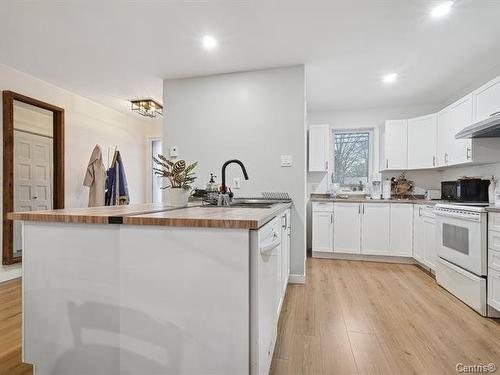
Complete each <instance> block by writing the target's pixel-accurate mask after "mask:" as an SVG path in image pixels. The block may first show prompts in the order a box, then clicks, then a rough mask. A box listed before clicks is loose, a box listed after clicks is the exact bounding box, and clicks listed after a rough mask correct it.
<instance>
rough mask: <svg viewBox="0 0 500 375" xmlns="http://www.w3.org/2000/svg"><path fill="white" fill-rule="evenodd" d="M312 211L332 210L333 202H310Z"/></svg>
mask: <svg viewBox="0 0 500 375" xmlns="http://www.w3.org/2000/svg"><path fill="white" fill-rule="evenodd" d="M312 210H313V212H332V211H333V202H312Z"/></svg>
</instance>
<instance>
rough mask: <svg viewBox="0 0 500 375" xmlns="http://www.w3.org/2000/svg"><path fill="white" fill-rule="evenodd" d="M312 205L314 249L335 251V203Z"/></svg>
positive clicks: (314, 250) (317, 250)
mask: <svg viewBox="0 0 500 375" xmlns="http://www.w3.org/2000/svg"><path fill="white" fill-rule="evenodd" d="M315 203H316V202H313V207H312V251H313V253H314V252H327V253H332V252H333V203H330V204H328V205H327V204H325V205H318V204H315Z"/></svg>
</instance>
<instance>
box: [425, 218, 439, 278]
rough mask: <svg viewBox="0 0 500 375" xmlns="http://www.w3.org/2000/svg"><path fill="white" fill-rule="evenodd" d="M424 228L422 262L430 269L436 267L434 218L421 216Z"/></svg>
mask: <svg viewBox="0 0 500 375" xmlns="http://www.w3.org/2000/svg"><path fill="white" fill-rule="evenodd" d="M423 230H424V260H425V261H424V263H425V264H426V265H427V266H428V267H430V268H431V269H433V270H435V269H436V220H435V219H433V218H430V217H424V218H423Z"/></svg>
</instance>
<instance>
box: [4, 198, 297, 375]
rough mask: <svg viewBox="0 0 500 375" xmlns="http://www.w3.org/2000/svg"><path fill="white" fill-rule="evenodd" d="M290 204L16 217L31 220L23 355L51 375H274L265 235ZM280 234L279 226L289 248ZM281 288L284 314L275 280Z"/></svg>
mask: <svg viewBox="0 0 500 375" xmlns="http://www.w3.org/2000/svg"><path fill="white" fill-rule="evenodd" d="M289 208H290V204H274V205H272V206H271V207H269V208H226V207H224V208H223V207H199V206H192V207H187V208H180V209H179V208H177V209H174V208H170V207H166V206H163V205H137V206H134V205H132V206H127V207H109V208H88V209H65V210H53V211H43V212H42V211H40V212H26V213H12V214H9V219H11V220H21V221H23V361H24V362H27V363H31V364H33V365H34V366H35V370H36V373H37V374H44V375H45V374H64V375H66V374H76V373H79V374H93V375H94V374H202V373H203V374H228V375H229V374H231V375H232V374H248V373H265V372H266V367H268V363H267V362H266V361H267V359H265V358H264V359H263V358H259V348H258V346H259V345H260V346H262V345H261V344H262V337H261V336H259V334H258V326H259V324H261V322H262V318H263V317H262V316H261V315H262V310H260V309H261V308H262V306H261V304H259V298H260V297H261V296H259V294H258V288H259V283H260V284H262V282H263V279H261V275H260V274H259V270H258V259H257V256H256V253H258V252H259V247H258V244H257V242H258V241H259V235H260V233H262V232H263V231H264V229H265V228H267V227H269V226H270V225H271V224H273V225H274V226H275V227H276V225H278V226H277V228H281V225H282V222H281V220H282V217H286V213H287V212H289ZM288 217H289V215H288ZM286 221H288V220H286ZM266 224H267V225H266ZM285 228H287V230H289V226H288V227H287V224H285ZM285 233H286V232H285ZM283 236H284V235H283V232H281V233H276V232H275V230H274V229H273V238H274V239H277V238H279V239H280V242H276V240H274V242H273V244H275V245H276V244H280V245H279V246H280V248H279V249H281V250H283V249H284V247H283V245H281V244H284V243H286V241H285V240H284V239H285V238H284V237H283ZM268 247H269V246H268ZM268 250H269V249H268ZM268 250H266V251H268ZM278 253H279V251H278ZM278 253H273V254H274V255H278ZM262 254H264V253H262ZM269 254H271V253H269ZM274 255H273V257H274ZM280 255H282V256H284V254H280ZM268 258H269V259H271V258H272V257H271V256H270V255H269V256H268ZM276 258H277V257H276ZM269 259H267V260H266V259H264V263H265V262H269ZM273 259H274V258H273ZM273 264H276V266H277V267H278V269H277V270H276V273H275V274H273V275H275V278H279V275H281V277H283V275H284V274H286V272H282V268H281V266H279V265H278V264H279V263H277V261H276V260H274V263H273ZM263 276H264V277H266V275H263ZM266 280H270V279H269V277H268V278H267V279H266ZM260 287H262V286H260ZM285 287H286V283H285ZM273 288H274V290H275V291H276V293H274V294H272V295H271V297H272V298H277V300H276V306H278V307H277V308H276V306H273V307H272V309H274V310H273V311H274V313H279V304H280V303H281V301H280V300H279V294H280V292H279V290H280V288H281V285H280V281H279V280H278V279H277V280H276V281H274V284H273V286H272V288H270V289H273ZM267 289H269V288H267ZM283 294H284V293H283ZM273 296H274V297H273ZM281 300H282V296H281ZM266 315H269V314H266ZM276 323H277V316H276V317H273V319H272V320H271V326H272V327H274V328H272V329H271V331H272V330H273V329H275V325H276ZM267 330H269V329H267ZM261 334H262V332H261ZM269 334H270V338H268V339H267V343H266V347H265V348H264V349H265V350H264V351H265V352H266V353H267V352H268V351H271V353H270V355H271V356H272V348H273V346H274V338H273V333H272V332H270V333H269ZM259 340H260V342H259ZM261 352H262V350H261ZM264 362H266V363H265V364H264ZM268 362H269V363H270V360H269V361H268Z"/></svg>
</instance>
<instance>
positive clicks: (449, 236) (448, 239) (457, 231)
mask: <svg viewBox="0 0 500 375" xmlns="http://www.w3.org/2000/svg"><path fill="white" fill-rule="evenodd" d="M443 245H444V246H446V247H447V248H449V249H453V250H456V251H458V252H460V253H462V254H465V255H469V230H468V229H467V228H463V227H459V226H456V225H451V224H443Z"/></svg>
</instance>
